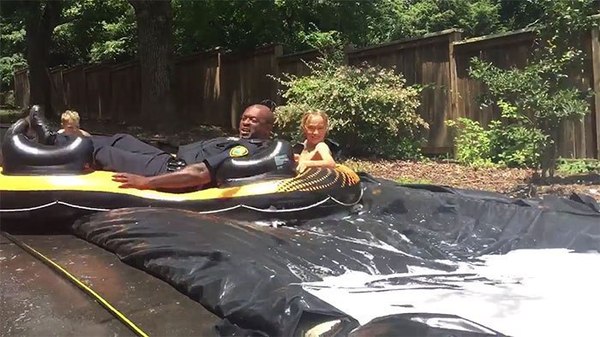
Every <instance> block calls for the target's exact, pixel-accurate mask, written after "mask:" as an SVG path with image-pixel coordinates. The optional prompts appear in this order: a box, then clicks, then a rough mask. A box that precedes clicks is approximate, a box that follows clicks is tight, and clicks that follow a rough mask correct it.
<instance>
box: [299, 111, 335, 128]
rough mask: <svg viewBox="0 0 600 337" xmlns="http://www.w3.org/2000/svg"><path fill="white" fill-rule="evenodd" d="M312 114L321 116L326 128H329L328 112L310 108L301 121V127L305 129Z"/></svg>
mask: <svg viewBox="0 0 600 337" xmlns="http://www.w3.org/2000/svg"><path fill="white" fill-rule="evenodd" d="M311 116H321V118H323V121H324V122H325V129H329V116H327V113H325V111H323V110H309V111H307V112H305V113H304V115H303V116H302V120H301V121H300V128H302V129H304V127H305V126H306V123H308V119H309V118H310V117H311Z"/></svg>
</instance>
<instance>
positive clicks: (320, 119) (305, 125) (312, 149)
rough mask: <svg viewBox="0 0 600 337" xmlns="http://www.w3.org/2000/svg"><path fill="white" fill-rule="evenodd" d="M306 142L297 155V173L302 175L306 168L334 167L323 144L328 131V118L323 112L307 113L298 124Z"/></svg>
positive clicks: (332, 160)
mask: <svg viewBox="0 0 600 337" xmlns="http://www.w3.org/2000/svg"><path fill="white" fill-rule="evenodd" d="M300 126H301V128H302V132H303V133H304V137H305V138H306V140H305V141H304V143H303V145H304V149H303V150H302V152H301V153H300V154H299V155H297V157H296V159H297V162H298V166H297V169H296V170H297V171H298V172H299V173H302V172H303V171H304V170H306V168H308V167H328V168H334V167H335V160H334V159H333V157H332V155H331V150H330V149H329V146H327V144H326V143H325V142H324V140H325V136H327V131H328V129H329V118H328V117H327V114H326V113H325V112H323V111H319V110H316V111H308V112H307V113H305V114H304V116H302V122H301V123H300Z"/></svg>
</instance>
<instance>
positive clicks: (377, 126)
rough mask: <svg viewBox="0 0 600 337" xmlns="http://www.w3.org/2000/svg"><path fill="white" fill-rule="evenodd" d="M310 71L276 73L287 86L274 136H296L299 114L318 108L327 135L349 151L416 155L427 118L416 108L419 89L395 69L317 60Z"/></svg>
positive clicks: (366, 154) (403, 156) (381, 155)
mask: <svg viewBox="0 0 600 337" xmlns="http://www.w3.org/2000/svg"><path fill="white" fill-rule="evenodd" d="M309 66H310V67H311V70H312V73H311V75H309V76H304V77H298V76H295V75H290V74H284V75H283V78H276V80H277V81H278V82H279V83H280V84H282V85H283V86H284V87H286V89H285V90H284V91H283V92H282V93H281V95H282V96H283V98H285V100H286V104H285V105H283V106H280V107H278V108H277V110H276V114H277V123H276V124H277V127H278V136H280V137H284V138H291V139H297V140H299V139H300V138H301V137H302V135H301V132H300V130H299V124H300V119H301V115H302V114H303V113H304V112H305V111H307V110H308V109H320V110H323V111H325V112H326V113H327V114H328V115H329V119H330V137H331V138H333V139H335V140H336V141H338V142H339V143H340V144H342V146H343V147H344V148H345V152H346V153H347V154H351V155H356V156H370V155H376V156H380V157H386V158H415V157H418V156H419V155H420V142H421V140H422V131H423V129H425V128H427V127H428V125H427V123H426V122H425V121H424V120H423V119H422V118H421V117H420V116H419V114H418V113H417V108H418V106H419V104H420V102H419V100H420V97H419V96H420V89H419V88H418V87H416V86H407V85H406V80H405V79H404V77H403V76H402V75H397V74H395V73H394V70H393V69H384V68H381V67H372V66H368V65H363V66H361V67H352V66H345V65H341V64H340V63H339V62H334V61H330V60H327V59H321V60H320V63H312V64H309Z"/></svg>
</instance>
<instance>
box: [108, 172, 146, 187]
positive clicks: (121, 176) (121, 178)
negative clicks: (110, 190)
mask: <svg viewBox="0 0 600 337" xmlns="http://www.w3.org/2000/svg"><path fill="white" fill-rule="evenodd" d="M112 180H113V181H116V182H118V183H121V185H119V187H120V188H137V189H140V190H146V189H149V188H150V180H149V179H148V177H143V176H139V175H137V174H132V173H115V174H113V176H112Z"/></svg>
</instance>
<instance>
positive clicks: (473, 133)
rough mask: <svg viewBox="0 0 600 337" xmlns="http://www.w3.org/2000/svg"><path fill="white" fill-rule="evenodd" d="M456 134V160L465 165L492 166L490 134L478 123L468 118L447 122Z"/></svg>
mask: <svg viewBox="0 0 600 337" xmlns="http://www.w3.org/2000/svg"><path fill="white" fill-rule="evenodd" d="M446 125H448V126H449V127H451V128H453V129H454V130H455V132H456V135H455V137H454V149H455V158H456V160H458V162H459V163H461V164H463V165H469V166H475V167H486V166H492V165H493V163H492V161H491V154H492V149H491V140H490V132H489V131H487V130H485V129H484V128H483V127H482V126H481V124H479V122H477V121H473V120H471V119H468V118H458V119H457V120H455V121H454V120H449V121H446Z"/></svg>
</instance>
